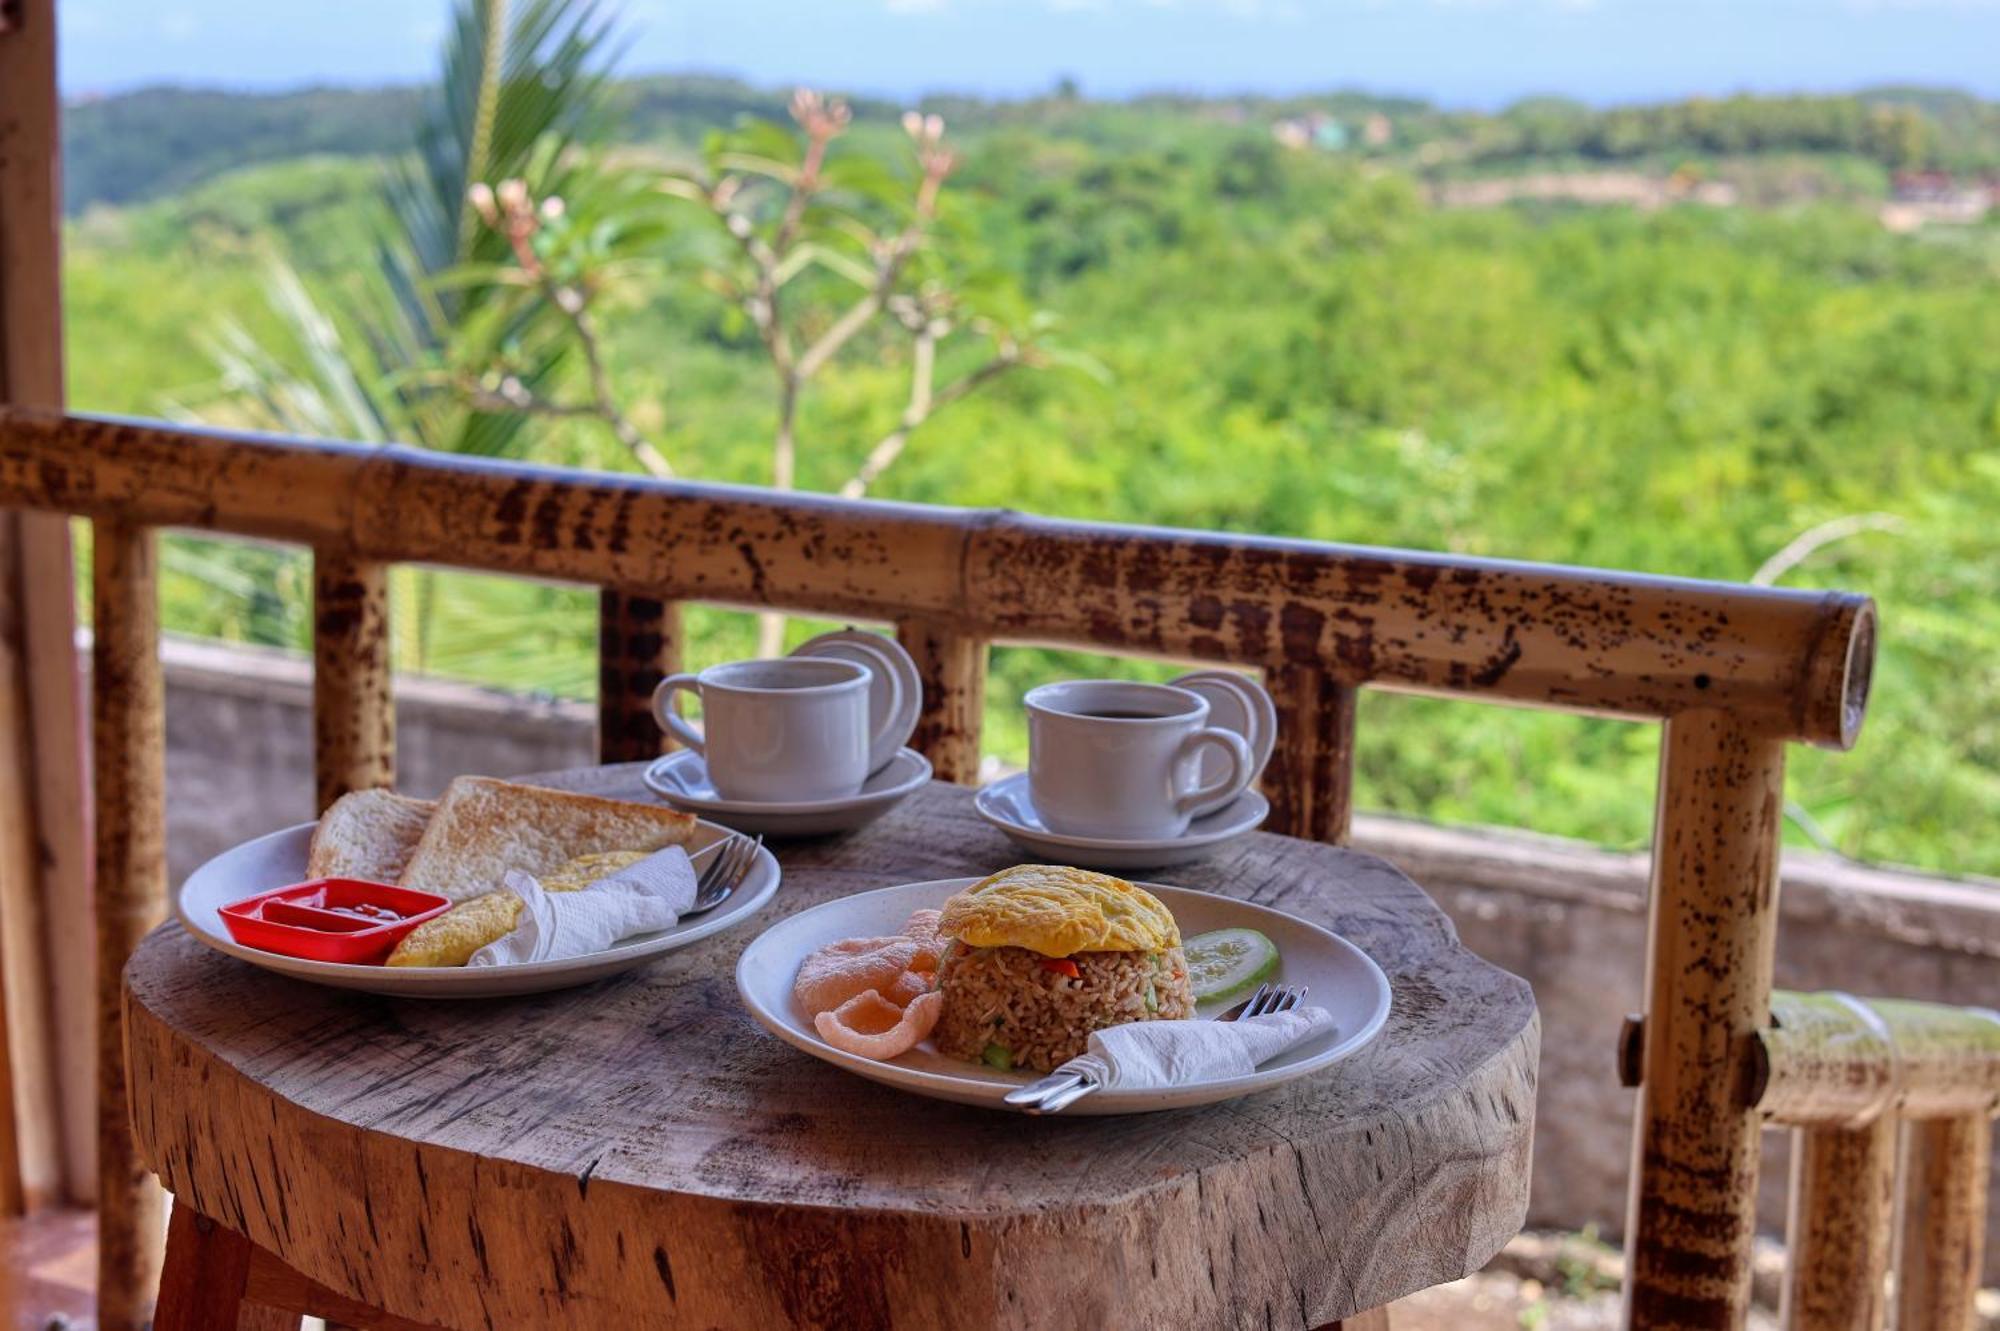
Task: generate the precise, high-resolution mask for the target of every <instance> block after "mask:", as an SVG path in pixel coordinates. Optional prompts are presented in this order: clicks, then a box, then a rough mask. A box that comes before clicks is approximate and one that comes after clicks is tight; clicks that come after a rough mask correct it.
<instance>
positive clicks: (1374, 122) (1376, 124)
mask: <svg viewBox="0 0 2000 1331" xmlns="http://www.w3.org/2000/svg"><path fill="white" fill-rule="evenodd" d="M1395 133H1396V127H1395V126H1394V125H1392V124H1390V123H1389V117H1387V116H1385V115H1383V114H1382V113H1381V112H1380V111H1376V112H1374V113H1373V114H1371V115H1370V116H1369V117H1368V118H1367V119H1366V120H1364V121H1362V122H1361V141H1362V142H1363V143H1365V144H1367V145H1368V146H1369V147H1370V148H1382V147H1386V146H1387V145H1388V142H1389V140H1390V139H1391V138H1393V137H1394V136H1395Z"/></svg>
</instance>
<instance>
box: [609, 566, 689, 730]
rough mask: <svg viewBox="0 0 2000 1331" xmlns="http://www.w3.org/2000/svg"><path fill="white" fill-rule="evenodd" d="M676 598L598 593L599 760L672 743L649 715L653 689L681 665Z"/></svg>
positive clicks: (615, 591) (678, 612)
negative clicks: (662, 598) (664, 598)
mask: <svg viewBox="0 0 2000 1331" xmlns="http://www.w3.org/2000/svg"><path fill="white" fill-rule="evenodd" d="M683 638H684V630H683V629H682V628H681V608H680V604H679V603H678V602H675V601H663V600H661V599H660V598H659V597H657V596H642V595H639V594H636V593H633V592H624V591H618V590H616V589H615V588H611V587H606V588H604V589H602V590H601V591H599V592H598V595H597V761H599V762H601V763H631V762H639V761H641V760H643V759H647V758H657V757H659V756H660V755H661V754H663V753H665V752H666V751H667V750H668V749H669V748H670V747H671V744H670V742H669V740H668V738H667V733H666V732H665V731H664V730H661V729H660V725H659V722H657V721H655V720H654V719H653V690H654V689H656V688H658V687H659V684H660V681H661V680H662V679H665V678H666V677H667V676H668V675H671V674H673V673H674V672H675V671H677V670H679V669H680V668H681V644H682V641H683Z"/></svg>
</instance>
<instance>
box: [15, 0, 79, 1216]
mask: <svg viewBox="0 0 2000 1331" xmlns="http://www.w3.org/2000/svg"><path fill="white" fill-rule="evenodd" d="M55 8H56V7H55V3H54V0H13V3H11V4H10V5H8V6H7V9H8V12H9V15H10V17H11V18H12V19H13V22H12V24H11V26H10V27H8V28H7V29H6V30H5V31H0V89H5V90H6V91H5V93H4V95H0V103H4V106H0V403H6V404H12V405H17V406H24V407H39V408H45V409H56V408H60V407H61V406H62V399H63V365H62V362H63V338H62V298H61V285H60V277H61V269H62V265H61V261H60V260H61V234H62V233H61V211H62V209H61V190H60V181H59V180H58V172H57V155H58V153H57V150H58V143H59V139H60V132H59V128H60V127H59V121H60V118H61V113H60V102H59V99H58V96H57V90H56V59H55V50H56V36H55V27H56V23H55V20H56V14H55ZM0 527H4V528H5V529H6V530H4V531H0V540H4V541H5V542H6V543H7V544H8V545H9V547H10V548H9V550H8V560H9V562H10V563H11V566H12V567H11V569H10V573H9V582H8V585H7V586H6V587H5V588H4V589H0V598H4V599H5V600H6V601H7V602H8V606H7V610H6V615H7V619H8V624H7V632H8V649H9V651H10V653H11V655H12V665H11V669H12V670H13V672H14V673H13V676H12V678H11V680H10V681H9V683H8V685H7V692H8V694H9V697H8V701H7V704H6V705H7V710H8V711H9V713H10V715H11V717H12V720H13V724H12V725H11V726H10V731H11V733H9V734H8V735H7V736H6V744H5V758H4V759H0V761H4V762H5V763H6V765H7V767H8V769H9V770H8V772H7V773H6V782H5V784H6V786H7V787H8V790H7V793H6V795H5V797H4V806H0V854H4V858H5V862H4V866H0V914H4V922H0V933H4V935H5V940H4V946H5V958H4V961H0V988H4V992H5V1007H6V1023H5V1027H4V1031H0V1099H4V1100H6V1102H7V1108H8V1109H18V1111H19V1114H20V1118H19V1122H18V1124H16V1125H14V1126H15V1127H17V1128H18V1140H17V1141H16V1142H9V1143H6V1144H4V1145H0V1202H4V1203H5V1209H7V1210H13V1209H17V1208H18V1206H19V1205H20V1204H21V1203H26V1204H27V1205H28V1206H31V1207H32V1206H33V1205H34V1204H35V1203H36V1202H37V1201H39V1200H44V1199H52V1198H55V1197H58V1196H64V1197H67V1198H68V1199H70V1200H73V1201H77V1202H83V1201H85V1200H86V1199H88V1198H89V1197H91V1196H92V1195H94V1193H95V1190H96V1189H95V1165H94V1161H93V1159H92V1154H91V1152H92V1150H93V1143H92V1133H93V1131H94V1129H93V1118H92V1103H91V1098H92V1095H93V1093H94V1080H95V1076H96V1072H95V1068H94V1067H93V1066H92V1061H91V1050H90V1046H91V1032H92V1030H93V1017H92V1006H93V1003H92V995H91V957H92V951H91V935H92V928H91V921H90V846H89V838H90V833H89V813H88V810H89V799H88V790H87V787H86V781H87V777H86V775H85V771H84V753H83V749H84V745H85V743H86V740H85V730H84V711H83V704H82V684H83V679H82V671H81V669H80V662H79V660H78V656H77V651H76V606H75V584H76V564H75V560H74V556H73V553H72V551H71V547H70V539H69V526H68V520H67V519H66V518H65V517H64V516H63V515H62V514H59V513H20V514H11V515H8V516H7V517H6V518H5V520H4V522H0ZM10 1083H11V1085H10ZM0 1112H5V1111H0ZM16 1147H18V1150H17V1149H16Z"/></svg>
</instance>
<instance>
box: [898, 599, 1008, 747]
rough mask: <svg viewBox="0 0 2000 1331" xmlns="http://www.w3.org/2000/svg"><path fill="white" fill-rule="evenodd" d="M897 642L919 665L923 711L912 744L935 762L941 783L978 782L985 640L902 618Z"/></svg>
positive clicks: (931, 622) (945, 626) (947, 627)
mask: <svg viewBox="0 0 2000 1331" xmlns="http://www.w3.org/2000/svg"><path fill="white" fill-rule="evenodd" d="M896 641H897V642H900V643H901V644H903V650H904V651H906V652H908V653H909V654H910V658H911V659H912V660H914V661H915V662H916V663H917V674H918V675H919V676H920V677H921V678H922V679H923V682H924V706H923V712H922V714H921V715H920V716H919V717H918V719H917V730H916V733H915V734H914V735H912V736H910V745H911V747H912V748H914V749H916V750H917V752H919V753H921V754H923V755H924V757H926V758H928V759H930V760H931V767H932V768H933V769H934V770H935V771H936V774H937V779H938V780H940V781H953V782H956V783H957V784H959V785H961V786H976V785H978V784H979V740H980V732H981V731H982V730H983V729H984V727H985V725H986V654H987V645H986V640H985V639H984V638H981V637H978V636H977V635H975V634H971V633H964V632H961V631H959V630H958V629H956V628H953V627H951V626H950V625H948V624H944V623H941V622H939V621H936V620H929V619H906V620H899V621H898V622H897V624H896Z"/></svg>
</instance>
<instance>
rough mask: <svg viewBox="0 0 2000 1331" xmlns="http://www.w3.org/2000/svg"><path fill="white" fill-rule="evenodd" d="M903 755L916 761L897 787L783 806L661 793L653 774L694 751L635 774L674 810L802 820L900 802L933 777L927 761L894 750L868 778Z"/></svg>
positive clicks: (653, 763) (665, 755) (666, 756)
mask: <svg viewBox="0 0 2000 1331" xmlns="http://www.w3.org/2000/svg"><path fill="white" fill-rule="evenodd" d="M904 754H908V755H909V756H910V757H912V758H914V759H916V760H917V771H916V774H915V775H913V776H911V777H909V778H908V779H906V780H904V781H902V782H900V783H899V784H897V785H894V786H888V787H885V788H883V789H881V790H871V791H864V792H862V793H859V794H854V795H842V796H840V797H839V798H837V799H830V800H787V801H783V802H777V801H769V802H766V801H756V800H726V799H713V800H710V799H703V798H701V797H700V796H698V795H688V794H686V793H684V792H681V791H672V792H669V791H667V790H665V789H662V787H663V786H664V785H665V784H666V783H665V782H664V781H662V780H658V779H656V778H655V776H654V773H655V772H656V771H657V770H658V769H660V768H662V767H665V766H667V765H669V764H671V763H680V762H687V761H690V760H692V759H698V758H700V757H701V756H702V755H701V754H700V753H699V752H697V751H696V750H694V749H676V750H674V751H673V752H672V753H663V754H661V755H660V756H659V757H657V758H655V759H653V761H651V762H649V763H647V764H646V768H645V770H644V771H642V772H640V773H639V782H640V784H641V785H643V786H645V787H646V789H647V790H648V791H650V792H652V793H653V794H654V795H656V796H658V797H659V798H660V799H662V800H665V801H666V802H667V803H669V804H672V805H674V806H675V807H676V808H683V809H686V810H690V811H709V812H714V813H719V814H754V815H757V816H759V817H772V818H779V817H786V816H789V815H794V814H796V815H800V816H805V815H810V814H834V813H849V812H859V811H860V810H862V809H868V808H873V807H874V806H875V805H876V804H878V803H883V802H887V801H890V800H900V799H902V798H904V797H905V796H907V795H909V794H911V793H912V792H913V791H915V790H917V789H918V788H920V787H921V786H923V785H925V784H926V783H928V782H929V781H930V779H931V778H932V777H933V776H935V775H936V774H937V771H936V769H935V768H934V767H933V766H932V765H931V760H930V759H929V758H927V757H926V756H924V754H922V753H920V752H919V751H918V750H916V749H913V748H911V747H910V746H909V745H907V744H905V745H903V746H901V747H900V748H898V749H897V750H896V753H895V755H894V756H893V757H891V758H890V759H889V761H888V762H887V763H884V764H883V765H882V766H881V767H879V768H877V769H876V770H875V772H871V773H869V776H870V777H873V776H875V775H876V774H877V773H879V772H885V771H887V770H888V769H889V767H890V766H891V765H893V764H894V763H895V762H896V761H897V760H898V759H900V758H901V757H903V755H904Z"/></svg>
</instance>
